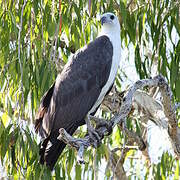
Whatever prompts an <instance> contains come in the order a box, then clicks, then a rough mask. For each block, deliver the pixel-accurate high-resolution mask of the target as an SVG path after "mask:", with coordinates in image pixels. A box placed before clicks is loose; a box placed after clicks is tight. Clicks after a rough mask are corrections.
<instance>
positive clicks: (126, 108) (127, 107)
mask: <svg viewBox="0 0 180 180" xmlns="http://www.w3.org/2000/svg"><path fill="white" fill-rule="evenodd" d="M144 87H160V92H161V94H162V97H163V102H162V103H163V106H164V111H165V115H166V117H167V118H168V122H169V125H170V130H175V131H173V132H172V131H170V133H169V135H170V138H171V139H172V141H173V142H174V148H175V152H176V154H177V155H179V153H180V151H179V150H180V148H179V147H180V146H179V145H180V141H179V139H180V138H179V136H178V134H180V131H179V130H177V120H176V116H175V108H174V107H173V105H172V104H171V100H172V93H171V89H170V88H169V86H168V84H167V82H166V81H165V79H164V77H163V76H162V75H158V76H155V77H154V78H153V79H143V80H139V81H137V82H136V83H134V85H133V86H131V87H130V88H129V90H128V92H127V93H126V95H125V97H124V99H123V102H122V105H121V107H120V111H119V114H118V115H115V116H114V117H113V118H112V119H111V120H110V121H109V125H111V126H112V128H113V127H114V126H115V125H119V126H120V127H122V125H123V124H124V123H125V124H126V118H127V117H128V115H129V113H130V111H131V108H132V100H133V95H134V93H135V92H136V91H137V90H138V89H143V88H144ZM122 129H123V130H124V132H125V134H126V135H127V136H128V137H129V138H132V139H133V140H134V142H136V143H137V144H138V146H139V149H141V150H143V149H144V148H145V144H144V142H143V140H142V138H141V137H139V136H138V135H136V134H135V133H133V132H131V131H129V130H128V129H127V128H126V126H124V128H122ZM96 131H97V133H98V134H99V135H100V137H101V140H102V139H103V138H104V135H106V134H108V129H107V127H105V126H102V127H99V128H97V129H96ZM59 132H60V136H59V137H58V139H59V140H63V141H64V142H65V143H66V144H69V145H71V146H72V147H74V148H76V149H77V150H78V157H80V159H81V161H82V162H84V160H83V152H84V150H85V149H86V148H87V147H89V146H93V147H96V146H95V145H94V144H93V142H91V141H90V138H89V136H88V135H87V136H85V137H84V138H73V137H72V136H70V135H69V134H68V133H67V132H66V131H65V130H64V129H60V131H59Z"/></svg>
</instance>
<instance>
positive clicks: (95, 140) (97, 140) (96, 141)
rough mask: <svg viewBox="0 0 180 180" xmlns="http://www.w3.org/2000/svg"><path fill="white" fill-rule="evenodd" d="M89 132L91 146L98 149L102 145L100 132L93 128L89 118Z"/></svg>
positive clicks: (87, 121) (87, 122) (87, 120)
mask: <svg viewBox="0 0 180 180" xmlns="http://www.w3.org/2000/svg"><path fill="white" fill-rule="evenodd" d="M86 124H87V130H88V134H89V137H90V142H91V144H92V145H93V146H94V147H95V148H97V147H98V146H99V145H100V144H101V137H100V135H99V134H98V132H97V131H96V130H95V129H94V128H93V127H92V125H91V123H90V118H89V116H87V118H86Z"/></svg>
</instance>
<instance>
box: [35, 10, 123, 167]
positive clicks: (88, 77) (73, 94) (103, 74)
mask: <svg viewBox="0 0 180 180" xmlns="http://www.w3.org/2000/svg"><path fill="white" fill-rule="evenodd" d="M100 21H101V31H100V33H99V34H98V36H97V37H96V39H95V40H94V41H92V42H90V43H89V44H88V45H86V46H84V47H83V48H81V49H79V50H78V51H77V52H76V53H75V54H74V55H73V56H72V58H71V59H69V60H68V62H67V63H66V65H65V66H64V69H63V71H62V72H61V73H60V74H58V76H57V78H56V80H55V82H54V84H53V85H52V86H51V87H50V89H49V90H48V91H47V92H46V93H45V94H44V96H43V97H42V99H41V103H40V107H39V110H38V113H37V115H36V119H35V130H36V132H37V133H39V134H40V136H41V147H40V152H39V153H40V163H41V164H45V165H46V166H48V167H49V168H50V169H51V170H52V169H53V168H54V166H55V163H56V162H57V160H58V157H59V156H60V154H61V153H62V151H63V149H64V148H65V146H66V144H65V143H64V142H63V141H61V140H59V139H57V137H58V135H59V129H60V128H64V129H65V130H66V131H67V132H68V133H69V134H70V135H73V133H74V132H75V131H76V129H77V128H78V127H79V126H81V125H84V124H85V123H86V121H85V119H86V117H89V116H90V115H94V114H95V112H96V111H97V109H98V108H99V106H100V104H101V103H102V101H103V99H104V97H105V95H106V94H108V93H109V91H110V90H111V88H112V86H113V83H114V80H115V76H116V74H117V71H118V67H119V62H120V54H121V39H120V24H119V20H118V17H117V16H115V15H114V14H113V13H110V12H108V13H105V14H103V15H101V18H100Z"/></svg>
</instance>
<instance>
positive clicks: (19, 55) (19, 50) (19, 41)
mask: <svg viewBox="0 0 180 180" xmlns="http://www.w3.org/2000/svg"><path fill="white" fill-rule="evenodd" d="M26 2H27V0H24V4H23V6H22V10H21V21H20V25H19V32H18V59H19V66H20V71H21V81H20V83H21V92H22V99H21V102H22V104H23V107H24V92H23V69H22V63H21V31H22V24H23V12H24V8H25V6H26ZM23 109H24V108H23Z"/></svg>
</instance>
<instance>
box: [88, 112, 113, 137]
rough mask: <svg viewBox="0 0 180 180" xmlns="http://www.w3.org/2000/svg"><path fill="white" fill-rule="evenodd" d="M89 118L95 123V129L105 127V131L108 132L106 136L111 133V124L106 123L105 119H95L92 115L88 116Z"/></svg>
mask: <svg viewBox="0 0 180 180" xmlns="http://www.w3.org/2000/svg"><path fill="white" fill-rule="evenodd" d="M89 118H91V119H93V120H94V121H95V123H96V129H98V128H100V127H103V126H105V127H106V129H107V131H108V134H107V135H110V134H111V133H112V123H111V122H108V121H106V120H105V119H102V118H98V117H95V116H92V115H89Z"/></svg>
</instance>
